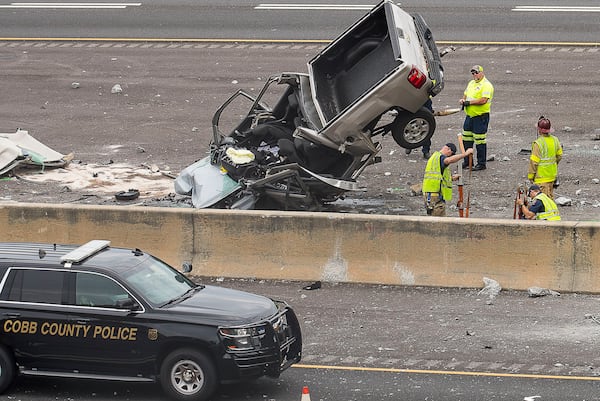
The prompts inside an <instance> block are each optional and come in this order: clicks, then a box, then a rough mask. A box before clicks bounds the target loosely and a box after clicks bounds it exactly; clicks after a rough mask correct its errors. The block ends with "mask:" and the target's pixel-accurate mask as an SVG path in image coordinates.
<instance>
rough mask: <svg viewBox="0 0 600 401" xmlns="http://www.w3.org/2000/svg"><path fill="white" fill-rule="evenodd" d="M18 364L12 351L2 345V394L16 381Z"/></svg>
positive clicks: (0, 360)
mask: <svg viewBox="0 0 600 401" xmlns="http://www.w3.org/2000/svg"><path fill="white" fill-rule="evenodd" d="M16 375H17V365H15V358H14V357H13V355H12V352H10V351H9V350H7V349H6V348H5V347H3V346H0V394H3V393H4V392H5V391H6V390H7V389H8V388H9V387H10V386H11V385H12V384H13V382H14V380H15V377H16Z"/></svg>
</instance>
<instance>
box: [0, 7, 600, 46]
mask: <svg viewBox="0 0 600 401" xmlns="http://www.w3.org/2000/svg"><path fill="white" fill-rule="evenodd" d="M377 3H379V2H378V1H373V0H369V1H364V0H342V1H335V0H333V1H332V0H322V1H309V2H287V4H286V3H285V2H284V3H282V2H279V1H273V2H268V1H247V0H240V1H223V0H216V1H215V0H213V1H206V0H203V1H174V0H146V1H140V2H136V1H120V2H88V3H87V4H86V3H85V2H74V1H71V2H51V3H47V2H45V3H40V2H18V3H9V2H7V3H5V4H1V5H0V37H3V38H17V37H25V38H145V39H148V38H160V39H164V38H179V39H182V38H183V39H198V38H202V39H204V38H218V39H238V40H248V39H252V40H258V39H262V40H299V39H311V40H331V39H333V38H335V37H336V36H337V35H338V34H339V33H340V32H341V31H343V30H344V29H345V28H346V27H347V26H348V25H349V24H351V23H353V22H354V21H356V20H357V19H358V18H360V17H361V16H362V15H364V14H365V13H366V12H367V11H368V9H369V8H370V7H372V6H374V5H375V4H377ZM400 3H401V6H402V7H403V8H404V9H405V10H407V11H409V12H411V13H420V14H422V15H423V16H424V17H425V19H426V20H427V21H428V23H429V25H430V26H431V27H432V28H435V29H434V33H435V37H436V39H437V40H443V41H470V42H482V41H490V42H498V41H502V42H515V41H516V42H588V43H595V44H596V45H597V44H598V40H599V39H598V38H599V33H600V25H599V24H598V11H599V10H600V7H599V6H598V2H597V1H595V0H579V1H577V3H576V4H570V3H568V2H564V1H561V0H547V1H544V2H543V4H541V5H532V4H531V2H525V1H521V2H520V1H502V2H498V1H496V0H478V1H474V0H426V1H421V0H419V1H414V0H413V1H402V2H400Z"/></svg>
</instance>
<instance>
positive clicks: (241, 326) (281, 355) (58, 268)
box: [0, 240, 302, 401]
mask: <svg viewBox="0 0 600 401" xmlns="http://www.w3.org/2000/svg"><path fill="white" fill-rule="evenodd" d="M190 271H191V266H190V265H184V272H185V273H188V272H190ZM0 316H1V317H0V319H1V321H0V393H2V392H4V391H6V390H7V389H8V388H9V386H10V385H11V383H12V382H13V381H14V379H15V377H16V375H17V374H22V375H38V376H55V377H72V378H87V379H108V380H122V381H142V382H143V381H159V382H160V383H161V385H162V387H163V389H164V391H165V393H166V394H167V395H169V396H170V397H171V398H173V399H176V400H195V401H196V400H206V399H208V398H210V396H211V395H212V394H213V392H214V391H215V390H216V388H217V385H218V384H219V383H220V382H223V381H231V380H239V379H244V378H257V377H260V376H264V375H266V376H272V377H277V376H279V374H280V373H281V372H282V371H283V370H285V369H287V368H288V367H289V366H290V365H292V364H293V363H296V362H298V361H300V357H301V353H302V337H301V333H300V326H299V324H298V319H297V318H296V315H295V313H294V311H293V310H292V308H291V307H290V306H288V305H287V304H286V303H284V302H281V301H274V300H271V299H269V298H265V297H262V296H259V295H254V294H250V293H246V292H242V291H236V290H231V289H225V288H219V287H214V286H208V285H207V286H205V285H198V284H195V283H194V282H192V281H191V280H190V279H189V278H187V277H186V276H185V275H183V274H182V273H180V272H178V271H177V270H175V269H174V268H172V267H171V266H169V265H167V264H166V263H164V262H162V261H161V260H159V259H157V258H156V257H153V256H152V255H149V254H147V253H145V252H142V251H141V250H139V249H124V248H114V247H111V246H110V242H109V241H103V240H93V241H90V242H88V243H86V244H84V245H82V246H80V247H75V246H71V245H56V244H35V243H0Z"/></svg>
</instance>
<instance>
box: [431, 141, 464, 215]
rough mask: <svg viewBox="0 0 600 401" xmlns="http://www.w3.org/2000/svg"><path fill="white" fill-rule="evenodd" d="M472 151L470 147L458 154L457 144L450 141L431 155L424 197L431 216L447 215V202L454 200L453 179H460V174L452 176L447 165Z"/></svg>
mask: <svg viewBox="0 0 600 401" xmlns="http://www.w3.org/2000/svg"><path fill="white" fill-rule="evenodd" d="M472 153H473V149H472V148H470V149H467V151H466V152H464V153H461V154H458V155H457V154H456V145H455V144H453V143H451V142H449V143H447V144H445V145H444V146H443V147H442V149H440V150H439V151H437V152H434V153H433V154H432V155H431V157H430V158H429V160H428V161H427V166H426V167H425V176H424V177H423V198H424V200H425V209H426V210H427V214H428V215H429V216H445V215H446V202H449V201H451V200H452V181H454V180H457V179H458V175H454V176H452V175H451V173H450V169H449V168H447V167H448V166H449V165H450V164H452V163H456V162H457V161H459V160H462V159H463V158H465V157H467V156H469V155H470V154H472Z"/></svg>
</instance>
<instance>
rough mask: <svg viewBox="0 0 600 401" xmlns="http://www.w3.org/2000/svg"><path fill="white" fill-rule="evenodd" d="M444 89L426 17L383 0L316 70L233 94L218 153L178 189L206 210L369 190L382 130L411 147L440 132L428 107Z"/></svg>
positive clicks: (185, 175) (214, 149) (308, 201)
mask: <svg viewBox="0 0 600 401" xmlns="http://www.w3.org/2000/svg"><path fill="white" fill-rule="evenodd" d="M443 87H444V79H443V67H442V63H441V56H440V53H439V51H438V49H437V47H436V44H435V41H434V39H433V36H432V33H431V31H430V29H429V27H428V26H427V24H426V23H425V21H424V20H423V18H422V17H421V16H420V15H410V14H408V13H406V12H405V11H403V10H402V9H401V8H400V7H398V6H397V5H395V4H394V3H393V2H391V1H389V0H384V1H382V2H381V3H379V4H378V5H376V6H375V7H374V8H373V9H372V10H371V11H370V12H369V13H368V14H367V15H365V16H364V17H362V18H361V19H360V20H358V21H357V22H355V23H354V24H353V25H352V26H350V27H349V28H348V29H347V30H346V31H345V32H343V33H342V34H341V35H340V36H339V37H338V38H336V39H335V40H334V41H332V42H331V43H330V44H329V45H328V46H326V47H325V49H323V50H322V51H321V52H320V53H319V54H317V55H316V56H315V57H314V58H312V59H311V60H310V61H309V62H308V73H281V74H277V75H274V76H271V77H270V78H269V79H268V80H267V82H266V84H265V85H264V87H263V88H262V90H261V91H260V93H259V94H258V96H256V97H254V96H252V95H250V94H249V93H247V92H245V91H243V90H239V91H238V92H236V93H235V94H233V95H232V96H231V97H230V98H229V99H227V100H226V101H225V102H224V103H223V105H222V106H221V107H220V108H219V109H218V110H217V111H216V113H215V115H214V117H213V121H212V124H213V139H212V142H211V145H210V156H208V157H206V158H204V159H201V160H198V161H197V162H195V163H194V164H192V165H191V166H189V167H187V168H186V169H184V170H183V171H182V172H181V173H180V175H179V176H178V177H177V179H176V180H175V190H176V192H177V193H178V194H182V195H190V196H191V197H192V203H193V205H194V206H195V207H197V208H207V207H214V208H232V209H281V210H319V209H320V208H321V207H322V206H323V205H324V204H325V203H328V202H333V201H335V200H336V199H338V198H339V197H340V196H342V195H343V194H344V193H345V192H347V191H356V190H362V188H361V187H360V186H359V185H358V182H357V179H358V177H359V176H360V174H361V173H362V172H363V171H364V169H365V168H366V167H367V166H369V165H370V164H373V163H377V162H378V161H380V158H379V157H377V154H378V153H379V152H380V151H381V144H380V143H378V142H377V141H375V140H374V139H376V138H377V137H378V136H379V135H382V136H383V135H386V134H388V133H391V134H392V136H393V138H394V140H395V141H396V143H397V144H398V145H400V146H401V147H403V148H406V149H413V148H417V147H419V146H421V145H423V144H424V143H425V142H426V141H427V140H428V139H429V138H431V136H432V135H433V133H434V131H435V118H434V116H433V114H432V112H431V110H430V108H427V107H425V105H426V103H427V102H428V101H429V99H430V98H431V97H433V96H436V95H437V94H438V93H440V92H441V90H442V89H443ZM243 103H246V105H243ZM270 104H271V105H272V106H270ZM241 110H245V111H241ZM240 114H241V115H245V117H243V119H242V120H241V121H239V117H238V118H237V120H236V119H235V118H234V116H239V115H240ZM384 115H385V116H386V118H382V117H383V116H384ZM389 116H392V117H391V118H390V117H389ZM232 119H233V120H234V121H233V122H232Z"/></svg>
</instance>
